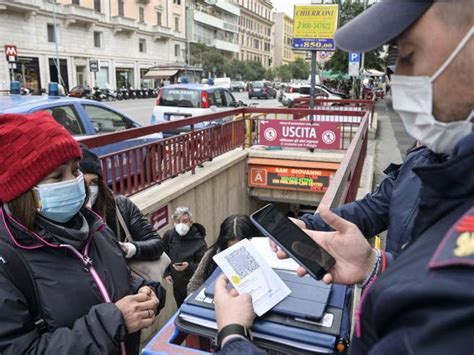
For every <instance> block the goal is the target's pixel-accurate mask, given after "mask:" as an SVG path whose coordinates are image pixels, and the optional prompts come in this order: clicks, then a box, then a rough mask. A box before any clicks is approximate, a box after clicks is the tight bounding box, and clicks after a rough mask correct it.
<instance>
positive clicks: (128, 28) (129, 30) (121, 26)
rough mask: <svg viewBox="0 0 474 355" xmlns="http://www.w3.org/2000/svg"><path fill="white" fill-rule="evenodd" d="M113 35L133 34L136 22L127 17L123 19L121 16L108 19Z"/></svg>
mask: <svg viewBox="0 0 474 355" xmlns="http://www.w3.org/2000/svg"><path fill="white" fill-rule="evenodd" d="M110 20H111V21H110V22H111V23H112V25H113V29H114V33H119V32H120V33H125V34H129V35H131V34H133V33H135V32H136V31H137V29H138V27H137V22H136V21H135V20H134V19H132V18H128V17H123V16H112V17H111V19H110Z"/></svg>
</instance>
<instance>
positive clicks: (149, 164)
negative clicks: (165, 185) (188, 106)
mask: <svg viewBox="0 0 474 355" xmlns="http://www.w3.org/2000/svg"><path fill="white" fill-rule="evenodd" d="M328 116H330V117H328ZM368 116H369V112H368V111H360V110H355V111H349V110H343V111H338V110H333V109H332V110H326V109H323V110H321V109H316V110H309V109H273V108H262V109H257V108H239V109H233V110H228V111H225V112H219V113H214V114H210V115H204V116H196V117H192V118H187V119H182V120H178V121H172V122H166V123H159V124H156V125H152V126H146V127H141V128H135V129H130V130H126V131H122V132H117V133H110V134H104V135H100V136H97V137H94V138H86V139H82V140H80V141H81V143H84V144H86V145H87V146H89V147H90V148H94V147H100V146H104V145H108V144H112V143H115V142H119V141H123V140H127V139H132V138H137V137H142V136H146V135H150V134H153V133H159V132H167V131H172V130H173V129H176V128H179V127H184V126H189V127H190V131H189V132H188V133H185V134H181V135H177V136H173V137H170V138H166V139H162V140H158V141H155V142H153V143H148V144H144V145H141V146H136V147H132V148H129V149H125V150H122V151H119V152H115V153H111V154H107V155H104V156H101V157H100V158H101V162H102V167H103V172H104V179H105V180H106V181H107V182H108V183H109V184H110V185H111V186H112V189H113V191H114V192H119V193H121V194H125V195H131V194H134V193H137V192H139V191H142V190H144V189H146V188H148V187H151V186H153V185H156V184H160V183H161V182H163V181H165V180H167V179H170V178H173V177H175V176H177V175H178V174H181V173H184V172H188V171H191V172H192V173H194V172H195V169H196V167H198V166H200V165H202V164H204V163H205V162H206V161H209V160H212V159H213V158H214V157H216V156H219V155H221V154H224V153H226V152H229V151H231V150H233V149H236V148H239V147H244V146H245V145H246V143H249V142H248V137H249V136H250V137H251V136H252V131H253V129H252V126H253V128H255V127H257V129H258V124H252V122H256V121H258V119H309V118H311V119H313V120H316V121H322V120H328V119H330V120H332V121H334V120H335V119H336V118H337V117H339V121H336V122H341V134H342V137H343V139H341V141H343V143H342V144H341V147H340V149H346V147H348V152H347V154H346V156H345V158H344V159H345V160H344V161H343V162H342V163H341V168H339V170H338V172H337V173H336V175H335V177H334V179H333V180H332V182H331V186H330V189H329V190H328V192H327V193H326V194H325V198H326V200H327V199H330V200H331V201H332V202H330V204H331V205H332V204H334V203H337V204H339V203H342V202H344V201H345V200H347V199H349V198H352V197H353V196H355V195H354V193H353V191H356V190H357V187H358V184H359V179H360V172H361V171H362V164H363V161H364V159H365V147H366V139H367V127H368ZM216 120H219V121H220V123H218V124H213V123H211V124H209V125H207V126H206V127H205V128H203V129H195V125H197V124H198V123H202V122H215V121H216ZM254 133H255V132H254ZM257 133H258V132H257ZM257 137H258V134H257ZM361 137H362V138H363V139H365V143H364V144H363V145H360V146H359V145H357V146H354V142H355V141H358V140H360V139H361ZM250 143H251V144H252V143H253V142H250ZM256 143H258V141H257V142H256ZM348 155H350V156H349V157H348ZM354 159H355V162H354ZM346 160H347V162H346ZM342 170H344V172H343V173H340V171H342ZM346 170H347V171H350V172H349V175H347V172H346ZM338 174H339V175H341V174H343V175H341V177H340V178H339V175H338ZM348 176H349V177H348ZM346 184H347V187H346V186H344V187H341V185H346ZM336 185H337V187H336ZM331 187H332V189H331ZM344 188H347V191H345V192H342V193H341V192H340V190H341V189H344ZM354 189H355V190H354ZM331 191H332V192H331ZM330 195H332V197H329V196H330ZM326 196H328V197H326Z"/></svg>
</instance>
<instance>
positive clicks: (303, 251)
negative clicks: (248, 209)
mask: <svg viewBox="0 0 474 355" xmlns="http://www.w3.org/2000/svg"><path fill="white" fill-rule="evenodd" d="M250 220H251V221H252V223H253V224H254V225H255V227H257V228H258V230H260V232H262V234H263V235H264V236H266V237H269V238H270V239H272V240H273V241H274V242H275V243H276V244H278V246H279V247H280V248H282V249H283V250H284V251H285V252H286V253H287V254H288V255H289V256H291V257H292V258H293V259H294V260H295V261H296V262H298V264H300V265H301V266H302V267H304V268H305V269H306V270H307V271H308V273H309V274H310V275H311V276H312V277H314V278H315V279H317V280H320V279H322V277H323V276H324V275H325V274H326V273H328V272H329V270H330V269H331V268H332V267H333V266H334V264H335V263H336V261H335V259H334V258H333V257H332V256H331V255H329V254H328V253H327V252H326V251H325V250H324V249H322V248H321V247H320V246H319V245H318V244H316V242H315V241H314V240H313V239H311V238H310V237H309V236H308V235H307V234H306V233H304V232H303V231H302V230H301V229H300V228H299V227H298V226H297V225H295V224H294V223H293V222H291V221H290V220H289V219H288V217H286V216H285V215H284V214H283V213H282V212H281V211H280V210H278V209H277V208H276V207H275V206H274V205H273V204H268V205H266V206H265V207H263V208H261V209H260V210H258V211H256V212H254V213H253V214H252V215H251V216H250Z"/></svg>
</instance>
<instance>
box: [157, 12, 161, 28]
mask: <svg viewBox="0 0 474 355" xmlns="http://www.w3.org/2000/svg"><path fill="white" fill-rule="evenodd" d="M156 25H157V26H162V25H161V12H159V11H158V12H157V13H156Z"/></svg>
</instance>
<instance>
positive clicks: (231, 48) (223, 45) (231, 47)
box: [214, 39, 240, 53]
mask: <svg viewBox="0 0 474 355" xmlns="http://www.w3.org/2000/svg"><path fill="white" fill-rule="evenodd" d="M214 47H216V48H217V49H220V50H223V51H227V52H233V53H239V52H240V46H239V45H238V44H235V43H232V42H227V41H223V40H220V39H215V40H214Z"/></svg>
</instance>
